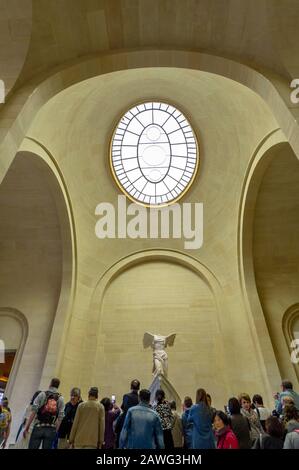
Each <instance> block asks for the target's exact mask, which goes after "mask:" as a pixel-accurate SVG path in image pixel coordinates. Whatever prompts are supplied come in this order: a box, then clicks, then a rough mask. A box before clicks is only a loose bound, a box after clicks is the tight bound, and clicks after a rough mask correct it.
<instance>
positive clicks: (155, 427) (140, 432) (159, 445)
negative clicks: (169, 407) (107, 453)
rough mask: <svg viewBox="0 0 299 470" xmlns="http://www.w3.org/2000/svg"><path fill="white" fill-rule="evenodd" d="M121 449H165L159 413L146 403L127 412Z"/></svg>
mask: <svg viewBox="0 0 299 470" xmlns="http://www.w3.org/2000/svg"><path fill="white" fill-rule="evenodd" d="M119 447H120V448H121V449H124V448H125V449H164V438H163V431H162V426H161V421H160V418H159V415H158V414H157V413H156V412H155V411H153V410H152V409H151V408H150V407H149V406H148V405H146V404H145V403H142V402H141V403H140V404H139V405H137V406H133V407H132V408H130V409H129V410H128V412H127V416H126V419H125V422H124V426H123V428H122V431H121V434H120V440H119Z"/></svg>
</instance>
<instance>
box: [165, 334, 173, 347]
mask: <svg viewBox="0 0 299 470" xmlns="http://www.w3.org/2000/svg"><path fill="white" fill-rule="evenodd" d="M175 337H176V334H175V333H172V334H171V335H168V336H166V338H165V346H173V343H174V340H175Z"/></svg>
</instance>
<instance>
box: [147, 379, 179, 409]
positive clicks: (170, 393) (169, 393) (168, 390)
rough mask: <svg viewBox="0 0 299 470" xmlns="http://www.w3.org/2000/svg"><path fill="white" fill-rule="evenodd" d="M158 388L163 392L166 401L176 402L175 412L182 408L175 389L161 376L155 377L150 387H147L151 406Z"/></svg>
mask: <svg viewBox="0 0 299 470" xmlns="http://www.w3.org/2000/svg"><path fill="white" fill-rule="evenodd" d="M160 388H161V389H162V390H164V392H165V397H166V400H168V401H172V400H174V401H175V402H176V406H177V410H180V409H181V407H182V401H181V398H180V396H179V394H178V393H177V391H176V390H175V388H174V387H173V386H172V385H171V383H170V382H169V380H167V378H166V377H165V376H164V375H163V374H158V375H156V376H155V377H154V379H153V381H152V383H151V385H150V386H149V391H150V392H151V404H153V403H154V402H155V395H156V391H157V390H158V389H160Z"/></svg>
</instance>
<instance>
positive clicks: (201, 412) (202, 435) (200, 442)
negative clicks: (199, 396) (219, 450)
mask: <svg viewBox="0 0 299 470" xmlns="http://www.w3.org/2000/svg"><path fill="white" fill-rule="evenodd" d="M188 423H193V429H192V449H215V439H214V433H213V430H212V422H211V413H210V410H209V409H208V407H207V406H206V405H205V404H204V403H199V404H197V405H193V406H191V408H190V413H189V417H188Z"/></svg>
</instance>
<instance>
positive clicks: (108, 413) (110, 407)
mask: <svg viewBox="0 0 299 470" xmlns="http://www.w3.org/2000/svg"><path fill="white" fill-rule="evenodd" d="M101 403H102V405H103V406H104V408H105V435H104V444H103V445H102V449H115V443H116V435H115V432H114V423H115V421H116V419H117V418H118V417H119V415H120V412H121V409H120V408H119V407H118V406H117V405H116V398H115V395H112V396H111V399H110V398H108V397H106V398H103V400H101Z"/></svg>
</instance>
